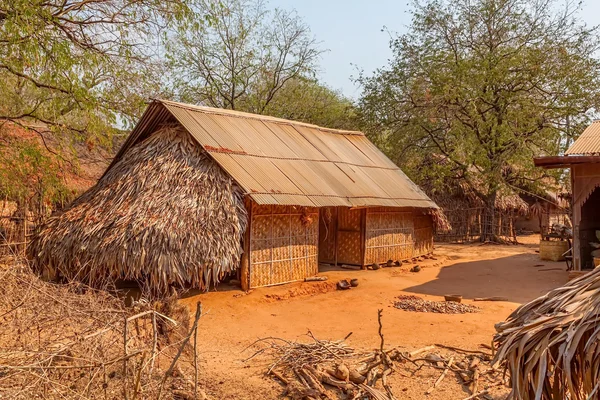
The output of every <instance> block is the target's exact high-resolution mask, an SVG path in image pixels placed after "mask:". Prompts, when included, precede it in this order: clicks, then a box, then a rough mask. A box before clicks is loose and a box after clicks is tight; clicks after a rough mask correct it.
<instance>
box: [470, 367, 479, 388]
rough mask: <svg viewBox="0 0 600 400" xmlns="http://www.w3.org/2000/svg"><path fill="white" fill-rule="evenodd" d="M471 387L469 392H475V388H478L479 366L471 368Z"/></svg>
mask: <svg viewBox="0 0 600 400" xmlns="http://www.w3.org/2000/svg"><path fill="white" fill-rule="evenodd" d="M472 385H473V388H472V390H471V393H477V390H478V389H479V368H477V367H475V368H474V370H473V384H472Z"/></svg>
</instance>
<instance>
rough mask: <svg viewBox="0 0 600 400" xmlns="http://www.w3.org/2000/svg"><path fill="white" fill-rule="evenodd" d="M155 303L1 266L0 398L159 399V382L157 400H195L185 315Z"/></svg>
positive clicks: (23, 267) (25, 268)
mask: <svg viewBox="0 0 600 400" xmlns="http://www.w3.org/2000/svg"><path fill="white" fill-rule="evenodd" d="M0 264H1V263H0ZM154 307H157V305H156V304H154V305H151V304H141V305H140V304H138V305H136V306H135V307H132V308H126V307H125V306H124V305H123V302H122V301H121V300H120V299H118V298H116V297H114V296H112V295H111V294H110V293H109V292H107V291H102V290H95V289H91V288H90V287H87V286H84V285H82V284H80V283H69V284H60V285H59V284H53V283H48V282H44V281H42V280H40V278H39V277H38V276H37V275H35V274H34V273H32V271H31V269H30V267H29V266H28V265H27V264H26V263H22V262H16V261H14V260H11V261H10V262H8V263H5V264H2V265H0V398H10V399H30V398H45V399H53V398H57V399H58V398H61V399H65V398H67V399H76V398H77V399H96V398H98V399H113V398H117V399H121V398H127V399H135V398H139V399H141V398H157V397H158V394H159V392H160V391H161V390H160V387H161V385H163V386H164V389H163V390H162V398H173V397H174V396H179V398H181V397H186V396H187V395H189V396H190V398H193V396H194V388H195V384H194V381H192V380H191V379H189V378H186V375H188V374H189V376H193V371H192V372H191V373H190V372H189V371H190V366H191V365H192V362H191V361H192V360H194V352H193V351H192V349H191V348H190V346H189V345H188V346H186V343H187V341H188V340H189V337H190V336H191V333H190V334H189V335H188V329H187V325H186V324H187V323H188V322H189V320H188V321H184V323H183V324H179V323H178V322H177V321H175V320H173V319H172V318H169V317H168V316H166V315H164V314H162V313H159V312H157V311H155V310H154V309H153V308H154ZM170 307H171V308H172V309H173V308H174V306H173V305H171V306H170ZM163 308H165V307H163ZM126 321H127V322H126ZM180 325H184V326H185V328H186V329H182V328H177V326H180ZM159 326H162V327H168V329H166V328H163V329H160V328H159ZM125 327H126V328H125ZM194 333H195V332H194ZM183 348H185V351H183V353H182V354H181V357H179V356H178V354H179V353H180V349H183ZM174 358H178V359H179V365H184V367H180V366H179V365H178V364H177V363H173V359H174ZM176 361H177V360H176ZM186 367H187V368H186ZM186 370H187V371H188V372H185V371H186ZM167 372H168V374H167ZM174 375H176V376H174Z"/></svg>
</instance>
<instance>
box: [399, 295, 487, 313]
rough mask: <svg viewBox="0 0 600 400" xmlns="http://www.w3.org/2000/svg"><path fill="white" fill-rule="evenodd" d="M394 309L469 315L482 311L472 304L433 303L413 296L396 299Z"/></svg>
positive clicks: (453, 302)
mask: <svg viewBox="0 0 600 400" xmlns="http://www.w3.org/2000/svg"><path fill="white" fill-rule="evenodd" d="M394 307H396V308H398V309H400V310H404V311H414V312H425V313H438V314H467V313H476V312H479V311H480V309H479V307H476V306H473V305H470V304H462V303H457V302H455V301H431V300H425V299H422V298H420V297H418V296H412V295H402V296H398V297H396V301H394Z"/></svg>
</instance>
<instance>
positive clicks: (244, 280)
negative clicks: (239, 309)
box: [240, 198, 252, 292]
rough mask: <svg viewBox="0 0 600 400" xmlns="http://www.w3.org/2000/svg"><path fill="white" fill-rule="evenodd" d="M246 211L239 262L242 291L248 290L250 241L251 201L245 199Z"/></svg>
mask: <svg viewBox="0 0 600 400" xmlns="http://www.w3.org/2000/svg"><path fill="white" fill-rule="evenodd" d="M244 203H245V206H246V210H248V224H247V226H246V232H244V239H243V240H244V243H243V250H244V253H243V254H242V259H241V262H240V264H241V265H240V283H241V284H242V290H244V291H246V292H247V291H248V290H250V263H251V256H250V251H251V249H250V240H251V239H252V200H249V199H247V198H246V201H245V202H244Z"/></svg>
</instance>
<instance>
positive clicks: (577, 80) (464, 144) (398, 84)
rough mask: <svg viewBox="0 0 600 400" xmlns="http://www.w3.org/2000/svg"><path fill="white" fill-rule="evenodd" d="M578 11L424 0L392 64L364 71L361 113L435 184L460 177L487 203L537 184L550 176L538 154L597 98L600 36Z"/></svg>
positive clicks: (399, 39) (544, 4) (402, 160)
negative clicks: (535, 163) (540, 166)
mask: <svg viewBox="0 0 600 400" xmlns="http://www.w3.org/2000/svg"><path fill="white" fill-rule="evenodd" d="M569 4H570V3H569ZM555 10H558V11H557V12H555ZM577 11H578V9H570V8H568V6H567V8H565V9H559V7H558V5H557V4H555V3H554V2H553V1H552V0H544V1H540V0H534V1H525V0H475V1H473V0H429V1H426V2H425V3H422V4H420V3H418V4H416V5H415V6H414V9H413V12H412V17H413V20H412V24H411V26H410V29H409V32H408V33H407V34H404V35H399V36H395V37H393V38H392V40H391V42H390V45H391V48H392V50H393V52H394V57H393V59H392V60H391V62H390V64H389V65H388V66H387V67H385V68H382V69H379V70H377V71H376V72H375V73H374V75H373V76H364V75H363V76H361V77H359V79H358V81H359V82H360V83H361V84H362V85H363V88H364V92H363V94H362V97H361V99H360V117H361V120H362V123H363V124H364V125H365V126H366V129H367V130H368V132H369V134H370V135H371V137H372V138H373V139H374V140H375V141H376V142H377V143H378V144H379V145H380V146H381V147H382V148H384V149H385V151H386V152H387V153H388V155H390V157H391V158H392V159H393V160H395V161H396V162H397V163H398V164H399V165H401V166H402V167H403V168H404V169H405V170H406V172H407V173H409V174H410V175H411V176H412V177H413V178H414V179H415V180H416V181H417V182H419V183H421V184H425V185H426V186H427V187H428V188H429V189H430V190H436V189H437V190H447V188H448V187H452V186H455V185H456V184H460V185H464V187H467V188H468V189H469V190H470V191H472V192H473V193H475V194H476V195H477V196H479V197H480V198H481V199H482V200H484V201H486V202H488V204H489V203H490V202H491V201H493V199H494V198H495V197H496V195H497V194H498V193H501V192H502V191H510V190H513V189H514V188H515V187H521V188H522V187H527V188H530V189H532V190H538V189H539V188H541V187H542V186H544V185H545V184H547V183H548V182H549V179H548V178H549V177H548V175H547V173H546V172H544V171H542V170H540V169H536V168H534V166H533V161H532V158H533V156H539V155H544V154H548V155H553V154H557V153H559V152H560V151H564V150H565V148H566V147H567V146H568V145H569V144H570V143H571V140H572V138H573V137H574V136H575V135H576V134H578V133H580V132H581V131H582V130H583V128H584V127H585V126H586V125H587V124H588V123H589V121H590V119H591V116H592V112H593V111H594V110H595V109H597V107H598V93H599V89H600V85H599V84H600V80H599V77H600V64H599V62H598V60H597V59H596V58H595V56H594V54H595V52H596V51H597V50H598V43H600V42H599V41H598V37H597V35H596V30H595V29H588V28H586V27H585V26H584V25H582V24H581V23H580V22H579V20H578V19H577V18H576V15H577V14H576V13H577Z"/></svg>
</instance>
